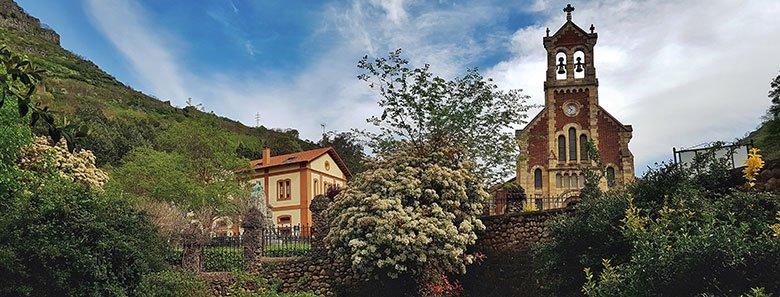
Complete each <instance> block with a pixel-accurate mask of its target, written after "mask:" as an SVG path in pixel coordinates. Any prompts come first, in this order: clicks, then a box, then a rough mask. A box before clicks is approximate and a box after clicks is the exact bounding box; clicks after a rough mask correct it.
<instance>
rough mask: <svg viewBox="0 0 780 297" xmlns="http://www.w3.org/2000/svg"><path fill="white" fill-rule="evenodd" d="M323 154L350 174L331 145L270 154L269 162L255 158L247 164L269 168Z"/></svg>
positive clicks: (259, 167)
mask: <svg viewBox="0 0 780 297" xmlns="http://www.w3.org/2000/svg"><path fill="white" fill-rule="evenodd" d="M324 154H329V155H330V157H331V158H333V160H334V161H336V165H338V166H339V168H340V169H341V171H343V172H344V175H345V176H346V177H347V178H349V177H350V176H351V175H352V174H351V173H350V172H349V168H347V166H346V164H345V163H344V161H342V160H341V157H339V155H338V153H336V150H335V149H333V147H330V146H329V147H323V148H318V149H313V150H308V151H302V152H297V153H291V154H285V155H279V156H271V160H270V162H268V164H263V159H257V160H252V161H249V166H250V168H251V169H253V170H257V169H262V168H269V167H275V166H279V165H288V164H296V163H303V162H311V161H314V159H317V158H319V157H320V156H322V155H324Z"/></svg>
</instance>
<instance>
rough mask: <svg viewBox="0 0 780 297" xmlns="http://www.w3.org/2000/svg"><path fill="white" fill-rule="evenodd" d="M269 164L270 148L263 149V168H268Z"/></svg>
mask: <svg viewBox="0 0 780 297" xmlns="http://www.w3.org/2000/svg"><path fill="white" fill-rule="evenodd" d="M270 163H271V148H270V147H267V146H266V147H263V166H268V164H270Z"/></svg>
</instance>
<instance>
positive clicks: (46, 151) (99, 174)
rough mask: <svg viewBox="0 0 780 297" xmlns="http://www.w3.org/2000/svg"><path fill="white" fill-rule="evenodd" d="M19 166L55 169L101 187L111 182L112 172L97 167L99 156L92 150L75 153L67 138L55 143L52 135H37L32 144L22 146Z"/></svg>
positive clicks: (41, 169) (23, 167) (69, 176)
mask: <svg viewBox="0 0 780 297" xmlns="http://www.w3.org/2000/svg"><path fill="white" fill-rule="evenodd" d="M19 167H21V168H22V169H25V170H31V171H37V172H53V173H55V174H59V175H60V176H61V177H63V178H66V179H68V180H71V181H75V182H81V183H84V184H86V185H88V186H89V187H90V188H93V189H98V190H101V189H102V188H103V185H105V183H106V182H107V181H108V174H106V173H105V172H104V171H103V170H100V169H99V168H97V167H95V155H93V154H92V152H91V151H88V150H80V151H78V152H73V153H71V152H69V151H68V148H67V145H66V144H65V140H62V141H60V142H59V143H57V145H54V146H52V145H50V144H49V139H48V138H45V137H36V138H35V141H33V143H32V144H30V145H29V146H27V147H25V148H23V149H22V154H21V156H20V158H19Z"/></svg>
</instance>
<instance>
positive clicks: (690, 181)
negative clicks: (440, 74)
mask: <svg viewBox="0 0 780 297" xmlns="http://www.w3.org/2000/svg"><path fill="white" fill-rule="evenodd" d="M704 165H706V167H704V166H703V165H702V164H698V165H697V164H694V166H692V167H691V169H686V168H680V167H678V166H675V165H665V166H661V167H660V168H654V169H651V170H649V171H648V173H647V174H646V175H645V176H644V177H643V178H642V179H641V180H639V181H638V182H637V183H636V184H634V185H631V186H630V187H628V189H625V190H618V191H610V192H607V193H600V194H598V195H596V196H593V197H590V198H588V199H584V201H583V202H582V203H580V204H578V205H577V208H576V210H575V212H574V213H573V214H572V215H570V216H566V217H560V218H558V219H557V220H556V221H554V222H553V224H552V225H551V226H550V229H549V230H548V231H549V239H550V240H549V241H548V242H545V243H542V244H541V246H540V247H539V249H538V250H539V251H538V253H537V254H536V260H537V262H539V263H541V265H542V266H541V267H540V269H539V271H540V273H541V276H540V279H543V280H545V283H549V284H545V285H544V286H545V287H546V288H547V289H549V290H550V292H551V293H553V294H555V295H566V296H571V295H578V294H579V293H580V292H582V293H585V294H587V295H589V296H658V295H666V296H670V295H674V296H677V295H684V296H692V295H698V294H710V295H712V294H714V295H718V296H722V295H726V296H734V295H739V294H741V293H745V292H748V290H749V289H750V288H752V287H763V288H765V289H766V290H767V291H769V292H776V291H778V290H780V287H778V284H780V282H777V276H776V275H774V274H771V273H766V271H778V269H780V257H778V256H777V255H778V254H780V238H778V237H777V236H774V232H773V231H772V229H771V227H770V225H772V224H773V223H776V218H775V217H776V214H777V211H779V210H780V197H778V196H777V195H773V194H769V193H757V192H741V191H738V190H736V189H733V188H729V185H735V186H740V184H739V183H736V184H735V183H734V182H733V181H732V180H730V175H729V174H728V172H727V171H726V170H725V168H724V167H723V166H721V165H719V164H717V162H709V161H708V164H704ZM697 166H701V167H697Z"/></svg>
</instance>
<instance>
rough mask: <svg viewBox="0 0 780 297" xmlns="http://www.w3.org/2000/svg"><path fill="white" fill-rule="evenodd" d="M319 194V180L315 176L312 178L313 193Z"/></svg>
mask: <svg viewBox="0 0 780 297" xmlns="http://www.w3.org/2000/svg"><path fill="white" fill-rule="evenodd" d="M319 194H320V181H318V180H317V179H316V178H315V179H314V195H319Z"/></svg>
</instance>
